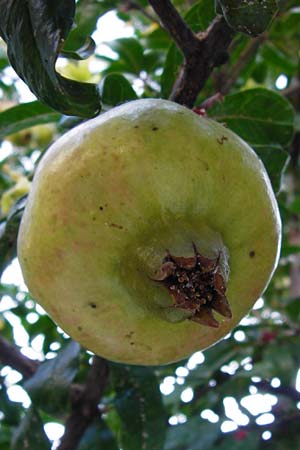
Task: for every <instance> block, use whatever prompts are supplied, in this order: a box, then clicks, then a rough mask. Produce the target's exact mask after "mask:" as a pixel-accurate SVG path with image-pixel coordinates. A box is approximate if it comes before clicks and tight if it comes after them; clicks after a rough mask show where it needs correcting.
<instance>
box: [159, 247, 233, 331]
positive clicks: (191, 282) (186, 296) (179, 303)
mask: <svg viewBox="0 0 300 450" xmlns="http://www.w3.org/2000/svg"><path fill="white" fill-rule="evenodd" d="M192 245H193V250H194V256H192V257H183V256H174V255H171V253H170V251H169V250H166V253H167V254H166V256H165V257H164V259H163V261H162V265H161V268H160V270H159V271H158V272H157V274H156V278H152V280H153V281H156V282H158V283H162V284H163V286H164V287H166V288H167V289H168V292H169V294H170V296H171V298H172V301H173V305H172V306H168V307H167V308H179V309H182V310H184V311H187V312H188V313H190V317H188V319H189V320H192V321H194V322H197V323H199V324H201V325H206V326H209V327H213V328H217V327H219V322H218V321H217V320H216V319H215V317H214V315H213V312H212V310H214V311H216V312H217V313H219V314H221V315H222V316H223V317H225V318H227V319H231V318H232V312H231V308H230V305H229V303H228V300H227V298H226V295H225V294H226V284H225V280H224V277H223V275H222V273H221V266H220V254H219V255H218V257H217V258H215V259H210V258H207V257H205V256H203V255H201V253H199V251H198V249H197V247H196V245H195V244H194V243H192Z"/></svg>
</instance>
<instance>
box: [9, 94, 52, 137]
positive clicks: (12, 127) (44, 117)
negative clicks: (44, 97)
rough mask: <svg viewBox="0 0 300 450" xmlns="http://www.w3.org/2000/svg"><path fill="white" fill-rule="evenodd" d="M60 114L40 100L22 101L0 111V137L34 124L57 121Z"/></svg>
mask: <svg viewBox="0 0 300 450" xmlns="http://www.w3.org/2000/svg"><path fill="white" fill-rule="evenodd" d="M60 118H61V114H59V113H57V112H56V111H54V110H53V109H51V108H49V107H48V106H46V105H43V104H42V103H40V102H37V101H35V102H30V103H23V104H20V105H17V106H13V107H12V108H9V109H7V110H5V111H3V112H1V113H0V139H3V138H4V137H5V136H8V135H10V134H12V133H16V132H17V131H21V130H24V129H26V128H29V127H31V126H34V125H39V124H43V123H49V122H58V121H59V120H60Z"/></svg>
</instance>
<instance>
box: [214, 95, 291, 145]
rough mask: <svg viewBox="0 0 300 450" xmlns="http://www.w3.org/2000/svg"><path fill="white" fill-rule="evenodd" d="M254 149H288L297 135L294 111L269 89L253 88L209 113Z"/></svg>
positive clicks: (218, 104)
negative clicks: (293, 137)
mask: <svg viewBox="0 0 300 450" xmlns="http://www.w3.org/2000/svg"><path fill="white" fill-rule="evenodd" d="M208 113H209V115H210V116H211V117H212V118H213V119H215V120H217V121H219V122H225V123H226V125H227V126H228V127H229V128H231V129H232V130H233V131H234V132H235V133H237V134H238V135H239V136H241V137H242V138H243V139H244V140H245V141H247V142H248V143H249V144H250V145H251V146H253V147H256V146H262V145H282V146H286V145H287V144H288V143H289V142H290V140H291V138H292V135H293V124H294V110H293V107H292V106H291V104H290V103H289V102H288V101H287V100H286V99H285V98H283V97H282V96H281V95H279V94H277V93H275V92H273V91H270V90H268V89H263V88H257V89H249V90H246V91H243V92H239V93H237V94H232V95H228V96H226V97H225V100H224V101H223V102H221V103H217V104H216V105H215V106H214V107H213V108H211V109H210V110H208Z"/></svg>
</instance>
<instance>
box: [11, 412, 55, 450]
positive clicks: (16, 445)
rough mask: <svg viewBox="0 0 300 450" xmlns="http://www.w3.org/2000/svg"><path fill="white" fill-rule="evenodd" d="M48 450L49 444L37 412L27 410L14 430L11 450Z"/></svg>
mask: <svg viewBox="0 0 300 450" xmlns="http://www.w3.org/2000/svg"><path fill="white" fill-rule="evenodd" d="M25 449H30V450H50V449H51V444H50V442H49V440H48V438H47V436H46V434H45V431H44V428H43V422H42V421H41V418H40V416H39V414H38V412H37V411H36V410H35V409H34V408H33V407H31V408H30V409H28V410H27V411H26V413H25V415H24V417H23V419H22V421H21V423H20V425H19V427H18V428H17V429H16V430H15V433H14V436H13V440H12V447H11V450H25Z"/></svg>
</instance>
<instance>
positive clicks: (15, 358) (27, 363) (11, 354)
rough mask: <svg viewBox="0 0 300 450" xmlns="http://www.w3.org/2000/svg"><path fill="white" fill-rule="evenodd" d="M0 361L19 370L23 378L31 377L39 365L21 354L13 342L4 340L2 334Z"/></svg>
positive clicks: (0, 338) (0, 337)
mask: <svg viewBox="0 0 300 450" xmlns="http://www.w3.org/2000/svg"><path fill="white" fill-rule="evenodd" d="M0 361H1V363H2V364H4V365H7V366H10V367H12V368H13V369H15V370H17V371H18V372H20V373H21V374H22V375H23V378H24V379H25V380H26V379H27V378H30V377H32V375H33V374H34V373H35V371H36V370H37V368H38V366H39V362H38V361H34V360H32V359H30V358H28V357H27V356H25V355H23V354H22V353H21V352H20V350H19V348H18V347H17V346H16V345H15V344H11V343H10V342H8V341H6V340H5V339H4V338H3V337H2V336H0Z"/></svg>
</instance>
